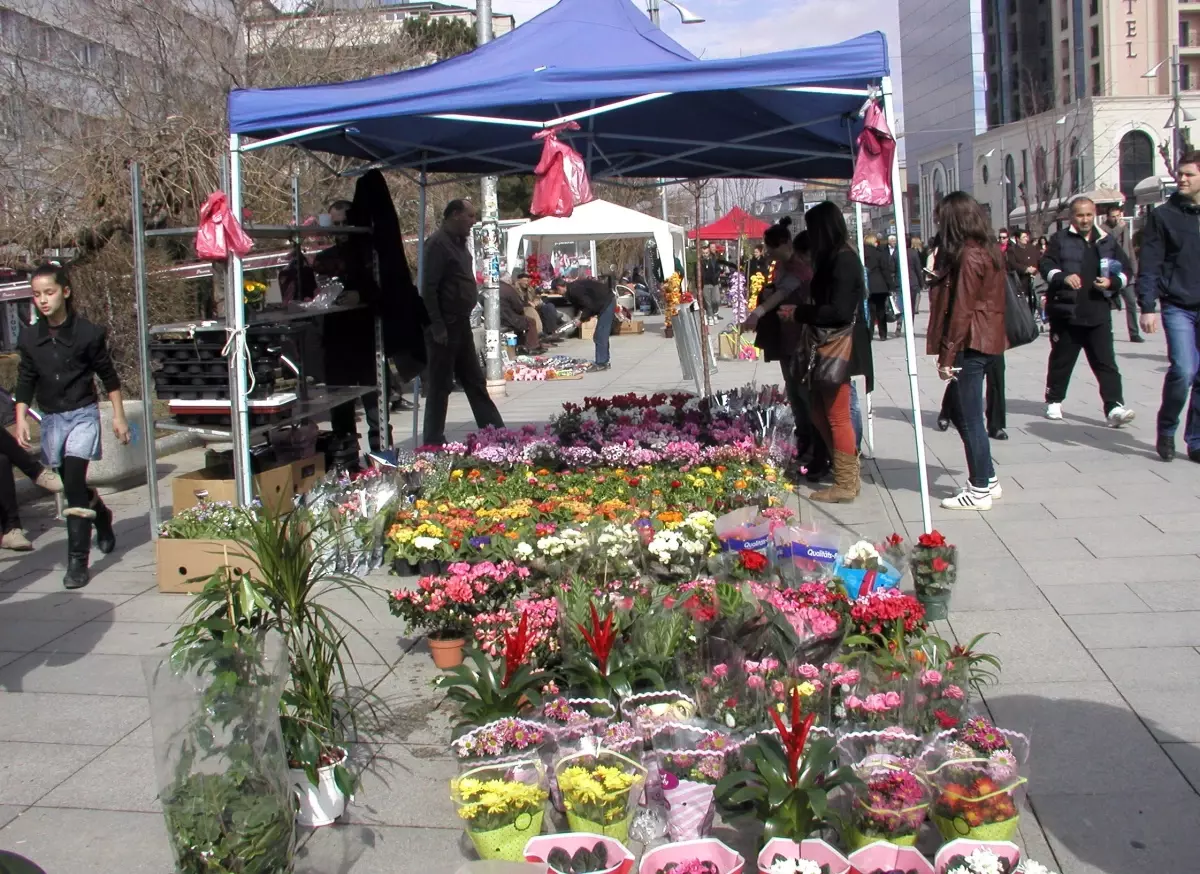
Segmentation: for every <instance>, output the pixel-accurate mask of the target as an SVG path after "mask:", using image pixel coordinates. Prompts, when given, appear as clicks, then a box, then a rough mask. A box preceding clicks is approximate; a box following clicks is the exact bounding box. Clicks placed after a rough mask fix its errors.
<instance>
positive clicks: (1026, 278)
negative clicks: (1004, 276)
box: [1005, 230, 1042, 321]
mask: <svg viewBox="0 0 1200 874" xmlns="http://www.w3.org/2000/svg"><path fill="white" fill-rule="evenodd" d="M1041 260H1042V252H1041V250H1040V249H1038V248H1037V247H1036V246H1034V245H1033V243H1032V242H1030V239H1029V231H1026V230H1021V231H1019V232H1018V233H1017V240H1016V242H1015V243H1010V244H1009V247H1008V252H1007V253H1006V255H1005V261H1006V262H1007V265H1008V270H1009V272H1010V273H1012V274H1014V275H1015V276H1016V277H1017V279H1018V280H1019V281H1020V283H1021V293H1022V294H1023V295H1024V296H1025V299H1026V301H1028V303H1029V312H1030V313H1032V314H1033V318H1034V321H1037V320H1038V311H1039V309H1040V308H1039V306H1038V294H1037V292H1036V291H1035V290H1034V280H1035V279H1036V278H1037V275H1038V264H1039V263H1041Z"/></svg>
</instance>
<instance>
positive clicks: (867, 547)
mask: <svg viewBox="0 0 1200 874" xmlns="http://www.w3.org/2000/svg"><path fill="white" fill-rule="evenodd" d="M878 560H879V550H877V549H876V548H875V546H874V544H872V543H871V542H870V541H867V540H860V541H858V543H856V544H854V545H853V546H851V547H850V548H849V549H847V550H846V564H851V563H854V564H864V565H866V564H870V563H872V562H874V561H878Z"/></svg>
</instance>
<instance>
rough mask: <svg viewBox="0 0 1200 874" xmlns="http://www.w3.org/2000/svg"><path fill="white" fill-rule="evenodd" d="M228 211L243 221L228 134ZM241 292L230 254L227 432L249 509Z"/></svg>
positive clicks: (238, 160)
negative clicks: (231, 387) (230, 386)
mask: <svg viewBox="0 0 1200 874" xmlns="http://www.w3.org/2000/svg"><path fill="white" fill-rule="evenodd" d="M229 212H230V214H231V215H233V216H235V217H236V218H237V219H238V221H241V219H242V155H241V137H240V136H238V135H237V134H230V135H229ZM243 297H244V292H243V291H242V258H241V256H240V255H238V254H237V253H236V252H234V251H232V250H230V252H229V284H228V286H227V288H226V289H225V324H226V327H225V333H226V334H227V335H228V344H229V375H230V377H232V382H233V392H232V393H231V396H230V402H229V403H230V410H229V412H230V429H229V430H230V432H231V434H232V435H233V476H234V480H235V483H236V486H237V499H238V501H237V502H238V505H239V506H242V507H248V506H250V502H251V501H252V500H253V498H254V490H253V488H252V486H251V477H250V408H249V405H248V404H247V402H246V397H247V395H248V394H249V386H248V385H247V380H246V359H247V358H249V351H248V350H247V348H246V307H245V304H244V303H243Z"/></svg>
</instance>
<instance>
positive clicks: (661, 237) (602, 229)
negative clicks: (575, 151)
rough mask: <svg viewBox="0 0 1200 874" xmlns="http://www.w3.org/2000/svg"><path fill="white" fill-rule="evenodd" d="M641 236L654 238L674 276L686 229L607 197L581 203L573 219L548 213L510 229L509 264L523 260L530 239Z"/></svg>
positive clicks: (558, 240)
mask: <svg viewBox="0 0 1200 874" xmlns="http://www.w3.org/2000/svg"><path fill="white" fill-rule="evenodd" d="M640 238H650V239H652V240H654V244H655V245H656V246H657V247H658V257H659V258H660V259H662V268H663V273H664V274H665V275H667V276H670V275H671V273H672V272H673V269H674V267H673V265H674V264H675V256H676V253H679V254H680V257H682V253H683V251H684V249H683V245H684V243H683V228H681V227H679V226H678V225H673V224H670V223H669V222H665V221H663V220H662V219H657V218H655V217H654V216H652V215H646V214H645V213H641V212H638V211H637V210H633V209H627V208H626V207H623V206H617V205H616V204H615V203H609V202H608V201H607V200H593V201H591V202H590V203H585V204H582V205H580V206H577V207H575V210H574V212H572V213H571V215H570V217H569V218H556V217H554V216H547V217H546V218H540V219H537V220H536V221H531V222H528V223H527V224H523V225H518V226H517V227H514V228H509V231H508V252H507V254H508V264H509V266H510V268H511V267H512V265H515V264H519V263H520V257H521V243H522V242H524V241H526V240H538V241H541V242H546V243H567V242H573V241H577V240H578V241H590V242H602V241H604V240H632V239H640Z"/></svg>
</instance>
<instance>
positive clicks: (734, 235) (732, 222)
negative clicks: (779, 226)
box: [688, 206, 770, 240]
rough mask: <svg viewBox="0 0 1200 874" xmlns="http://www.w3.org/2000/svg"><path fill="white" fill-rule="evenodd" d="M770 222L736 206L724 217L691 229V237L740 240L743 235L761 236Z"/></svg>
mask: <svg viewBox="0 0 1200 874" xmlns="http://www.w3.org/2000/svg"><path fill="white" fill-rule="evenodd" d="M769 227H770V224H768V223H767V222H764V221H763V220H762V219H756V218H755V217H754V216H752V215H750V213H748V212H746V211H745V210H744V209H742V208H741V207H740V206H735V207H734V208H733V209H731V210H729V212H727V213H726V214H725V215H724V216H723V217H721V218H719V219H717V220H716V221H715V222H713V223H712V224H709V225H705V226H704V227H702V228H697V229H696V230H693V231H689V232H688V237H689V239H692V240H694V239H696V238H697V237H699V238H700V239H701V240H739V239H741V238H742V236H743V235H745V236H747V237H753V238H760V237H762V235H763V231H765V230H766V229H767V228H769Z"/></svg>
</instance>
